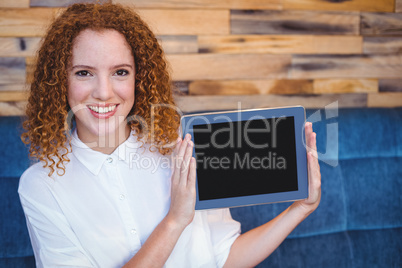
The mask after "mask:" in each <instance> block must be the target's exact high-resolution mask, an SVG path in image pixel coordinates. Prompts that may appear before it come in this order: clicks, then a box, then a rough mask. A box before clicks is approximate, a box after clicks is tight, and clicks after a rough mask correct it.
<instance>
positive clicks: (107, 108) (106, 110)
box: [88, 104, 117, 114]
mask: <svg viewBox="0 0 402 268" xmlns="http://www.w3.org/2000/svg"><path fill="white" fill-rule="evenodd" d="M116 107H117V105H116V104H115V105H110V106H104V107H100V106H94V105H88V108H89V109H90V110H91V111H94V112H95V113H98V114H106V113H109V112H113V111H114V110H115V109H116Z"/></svg>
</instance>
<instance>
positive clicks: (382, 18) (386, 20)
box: [360, 13, 402, 36]
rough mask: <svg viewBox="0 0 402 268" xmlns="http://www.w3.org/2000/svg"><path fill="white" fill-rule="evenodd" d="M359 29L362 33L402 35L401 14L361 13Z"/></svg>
mask: <svg viewBox="0 0 402 268" xmlns="http://www.w3.org/2000/svg"><path fill="white" fill-rule="evenodd" d="M360 29H361V30H360V31H361V34H362V35H382V36H384V35H385V36H390V35H392V36H396V35H399V36H400V35H402V14H400V13H362V14H361V23H360Z"/></svg>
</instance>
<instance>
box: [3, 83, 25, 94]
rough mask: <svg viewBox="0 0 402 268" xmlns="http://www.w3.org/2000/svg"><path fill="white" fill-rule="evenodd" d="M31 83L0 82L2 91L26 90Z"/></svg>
mask: <svg viewBox="0 0 402 268" xmlns="http://www.w3.org/2000/svg"><path fill="white" fill-rule="evenodd" d="M28 88H29V85H28V84H25V83H19V84H17V83H13V84H0V92H4V91H26V90H28Z"/></svg>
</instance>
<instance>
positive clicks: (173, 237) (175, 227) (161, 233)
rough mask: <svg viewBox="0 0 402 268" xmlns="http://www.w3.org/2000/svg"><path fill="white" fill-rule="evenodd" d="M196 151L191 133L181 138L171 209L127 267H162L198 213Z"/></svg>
mask: <svg viewBox="0 0 402 268" xmlns="http://www.w3.org/2000/svg"><path fill="white" fill-rule="evenodd" d="M192 152H193V143H192V142H191V141H190V136H189V135H188V136H186V138H185V139H184V140H183V141H180V140H179V143H178V144H177V146H176V149H175V155H176V157H175V161H174V169H173V174H172V190H171V191H172V194H171V203H170V209H169V212H168V214H167V215H166V217H165V218H164V219H163V220H162V221H161V222H160V223H159V225H158V226H157V227H156V228H155V230H154V231H153V232H152V234H151V235H150V236H149V237H148V239H147V241H146V242H145V243H144V245H143V246H142V247H141V249H140V250H139V251H138V252H137V254H136V255H135V256H134V257H133V258H132V259H131V260H130V261H129V262H128V263H127V264H126V265H125V266H124V267H126V268H128V267H162V266H163V265H164V264H165V262H166V260H167V259H168V257H169V256H170V254H171V252H172V251H173V248H174V246H175V245H176V242H177V240H178V239H179V237H180V235H181V233H182V232H183V230H184V229H185V228H186V226H187V225H189V224H190V223H191V222H192V220H193V218H194V213H195V211H194V207H195V159H194V158H193V157H192Z"/></svg>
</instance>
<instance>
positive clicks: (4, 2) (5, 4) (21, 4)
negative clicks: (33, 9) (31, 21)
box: [0, 0, 29, 8]
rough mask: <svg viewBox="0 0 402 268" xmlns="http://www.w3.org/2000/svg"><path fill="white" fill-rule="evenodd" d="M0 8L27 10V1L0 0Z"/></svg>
mask: <svg viewBox="0 0 402 268" xmlns="http://www.w3.org/2000/svg"><path fill="white" fill-rule="evenodd" d="M0 8H29V0H1V1H0Z"/></svg>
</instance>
